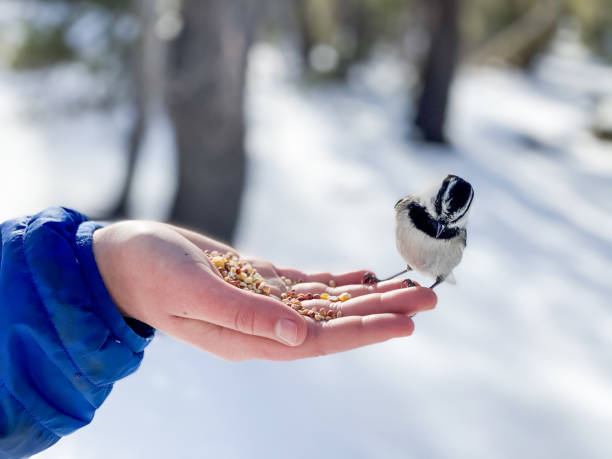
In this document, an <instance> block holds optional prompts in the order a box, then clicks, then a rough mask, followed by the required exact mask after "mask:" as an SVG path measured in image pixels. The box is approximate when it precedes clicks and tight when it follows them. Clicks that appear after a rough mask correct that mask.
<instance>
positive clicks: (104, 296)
mask: <svg viewBox="0 0 612 459" xmlns="http://www.w3.org/2000/svg"><path fill="white" fill-rule="evenodd" d="M104 226H105V225H104V223H101V222H95V221H86V222H83V223H81V224H80V225H79V228H78V230H77V232H76V238H75V245H76V257H77V261H78V263H79V265H80V266H81V271H82V273H83V277H84V279H85V283H86V284H87V287H88V288H89V291H90V292H91V295H92V299H93V301H94V303H95V311H96V314H97V315H98V316H99V317H100V318H101V319H102V321H104V323H105V324H106V326H107V327H108V329H109V330H110V331H111V333H112V334H113V336H115V338H116V339H117V340H119V341H121V342H123V343H124V344H125V345H126V346H128V347H129V348H130V350H131V351H132V352H134V353H141V352H142V351H143V350H144V348H145V347H146V346H147V345H148V344H149V342H150V341H151V340H152V339H153V336H154V333H155V330H154V329H153V328H152V327H150V326H149V325H147V324H145V323H143V322H140V321H138V320H135V319H126V318H125V317H123V316H122V315H121V313H120V312H119V310H118V309H117V306H116V305H115V303H114V301H113V299H112V298H111V296H110V294H109V293H108V289H107V288H106V285H105V284H104V281H103V280H102V276H101V275H100V271H99V270H98V265H97V263H96V259H95V257H94V252H93V233H94V232H95V231H96V230H97V229H99V228H102V227H104ZM128 321H129V322H128Z"/></svg>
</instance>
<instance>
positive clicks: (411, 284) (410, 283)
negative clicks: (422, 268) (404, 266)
mask: <svg viewBox="0 0 612 459" xmlns="http://www.w3.org/2000/svg"><path fill="white" fill-rule="evenodd" d="M418 285H419V284H417V283H416V282H415V281H413V280H412V279H408V278H406V279H404V280H403V281H402V287H403V288H409V287H417V286H418Z"/></svg>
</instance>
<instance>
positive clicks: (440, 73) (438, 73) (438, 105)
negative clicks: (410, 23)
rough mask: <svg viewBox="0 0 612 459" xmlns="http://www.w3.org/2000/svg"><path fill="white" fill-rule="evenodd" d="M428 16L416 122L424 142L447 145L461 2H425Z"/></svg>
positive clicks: (444, 0)
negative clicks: (447, 120)
mask: <svg viewBox="0 0 612 459" xmlns="http://www.w3.org/2000/svg"><path fill="white" fill-rule="evenodd" d="M424 1H425V8H426V10H427V11H428V13H429V18H428V19H429V34H430V35H429V36H430V45H429V51H428V54H427V58H426V60H425V63H424V65H423V67H422V70H421V87H422V91H421V94H420V97H419V101H418V103H417V115H416V118H415V121H414V124H415V126H416V127H417V128H418V129H419V131H420V133H421V135H422V136H423V140H425V141H427V142H434V143H446V136H445V134H444V122H445V118H446V108H447V104H448V95H449V89H450V84H451V81H452V79H453V75H454V71H455V62H456V60H457V50H458V42H459V31H458V26H457V19H458V10H459V5H458V3H459V1H460V0H424Z"/></svg>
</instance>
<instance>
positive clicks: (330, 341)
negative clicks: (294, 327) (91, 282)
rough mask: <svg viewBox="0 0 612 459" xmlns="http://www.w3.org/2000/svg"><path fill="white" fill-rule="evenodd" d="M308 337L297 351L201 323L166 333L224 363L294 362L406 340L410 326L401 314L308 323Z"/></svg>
mask: <svg viewBox="0 0 612 459" xmlns="http://www.w3.org/2000/svg"><path fill="white" fill-rule="evenodd" d="M308 325H309V330H308V337H307V338H306V340H305V341H304V343H303V344H302V345H300V346H297V347H289V346H283V345H282V344H280V343H278V342H276V341H272V340H269V339H266V338H262V337H258V336H252V335H245V334H243V333H240V332H237V331H235V330H231V329H227V328H223V327H220V326H217V325H213V324H207V323H205V322H201V321H197V320H191V319H185V318H180V317H174V318H172V319H171V322H170V323H168V326H167V327H166V330H165V331H166V333H168V334H169V335H172V336H174V337H176V338H178V339H180V340H182V341H185V342H187V343H189V344H191V345H193V346H196V347H198V348H200V349H202V350H204V351H206V352H209V353H211V354H214V355H216V356H218V357H221V358H223V359H226V360H231V361H240V360H247V359H264V360H296V359H300V358H306V357H315V356H320V355H327V354H332V353H335V352H342V351H347V350H350V349H355V348H358V347H362V346H367V345H370V344H374V343H379V342H382V341H387V340H389V339H392V338H398V337H402V336H409V335H411V334H412V333H413V331H414V322H413V321H412V319H410V318H409V317H407V316H406V315H404V314H391V313H387V314H375V315H371V316H366V317H345V318H342V319H335V320H332V321H329V322H314V321H309V324H308Z"/></svg>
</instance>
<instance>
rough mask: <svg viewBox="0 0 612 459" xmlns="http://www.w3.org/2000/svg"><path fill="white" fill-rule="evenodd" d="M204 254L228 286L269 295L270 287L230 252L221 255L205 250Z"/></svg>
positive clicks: (247, 264)
mask: <svg viewBox="0 0 612 459" xmlns="http://www.w3.org/2000/svg"><path fill="white" fill-rule="evenodd" d="M204 253H205V254H206V256H207V257H208V259H209V260H210V261H211V262H212V264H213V265H215V267H216V268H217V270H218V271H219V274H221V276H223V280H224V281H225V282H227V283H228V284H232V285H233V286H234V287H238V288H241V289H246V290H251V291H253V292H255V293H259V294H261V295H270V286H269V285H267V284H266V283H265V281H264V278H263V277H262V276H261V275H260V274H259V273H258V272H257V271H256V270H255V269H254V268H253V267H252V266H251V265H250V264H249V263H247V262H245V261H242V260H240V259H239V258H238V257H237V256H236V255H235V254H233V253H232V252H227V253H226V254H225V255H222V254H221V253H219V252H217V251H216V250H213V251H212V252H211V251H209V250H206V251H205V252H204Z"/></svg>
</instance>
